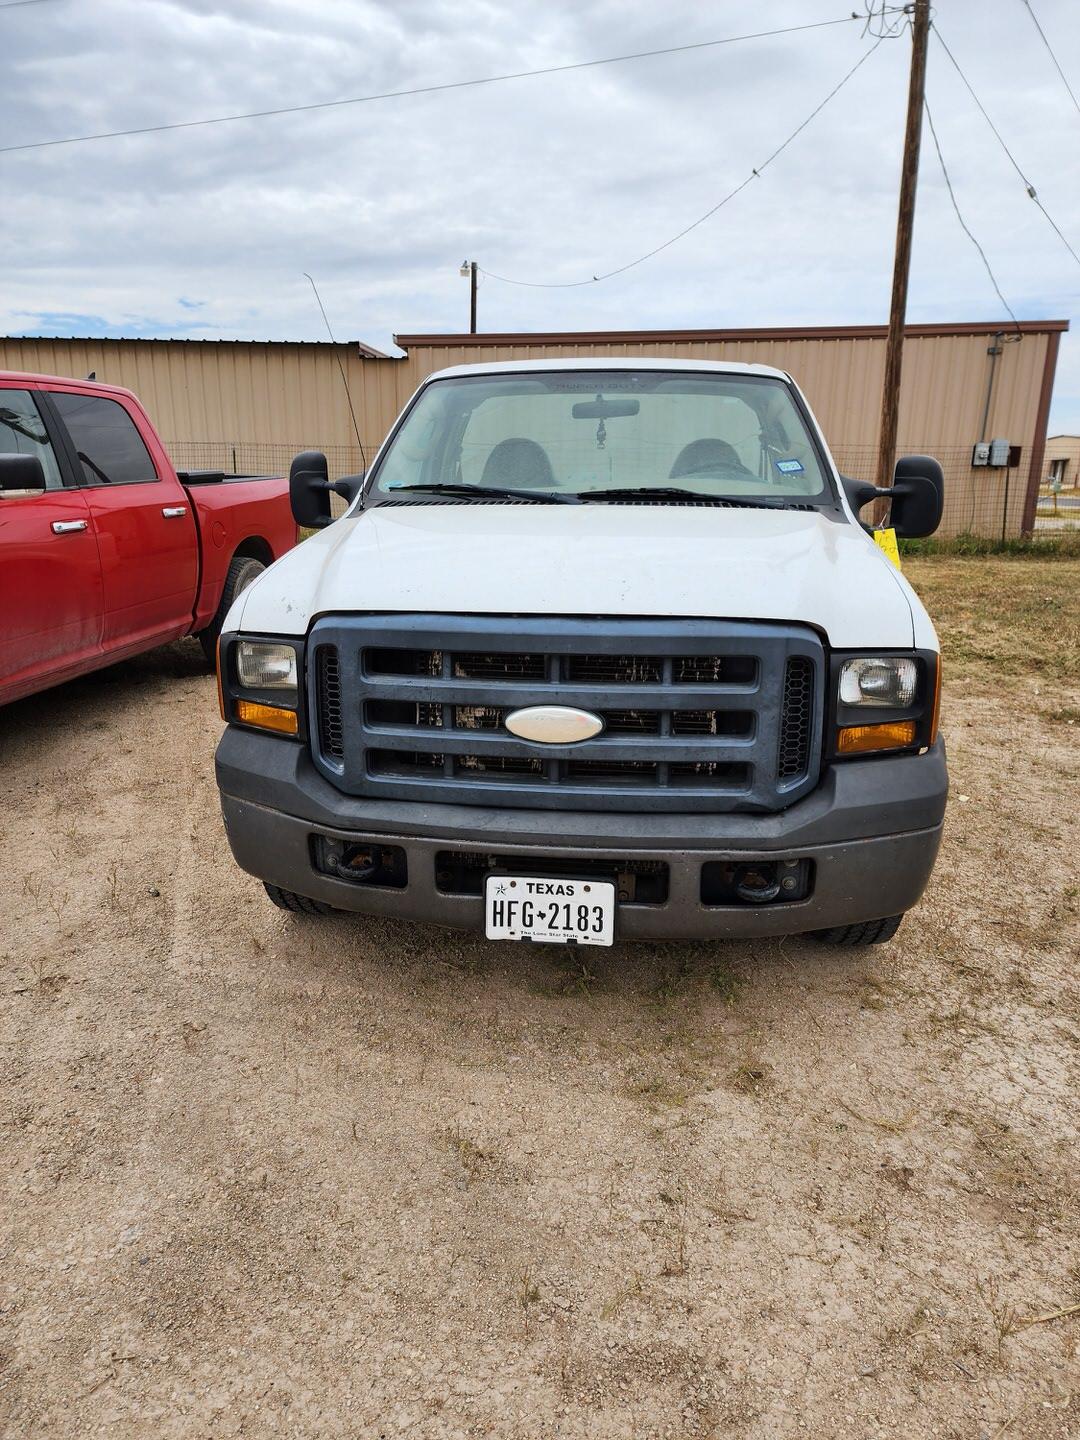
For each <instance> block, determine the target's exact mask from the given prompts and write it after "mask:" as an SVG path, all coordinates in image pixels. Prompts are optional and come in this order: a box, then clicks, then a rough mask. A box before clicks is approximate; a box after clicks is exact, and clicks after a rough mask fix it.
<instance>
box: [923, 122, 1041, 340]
mask: <svg viewBox="0 0 1080 1440" xmlns="http://www.w3.org/2000/svg"><path fill="white" fill-rule="evenodd" d="M923 109H924V110H925V111H926V122H927V124H928V125H929V126H930V136H931V138H932V140H933V142H934V149H935V150H936V151H937V158H938V163H939V164H940V166H941V173H942V175H943V176H944V177H945V188H946V189H947V190H948V192H949V199H950V200H951V201H952V207H953V209H954V210H955V211H956V218H957V220H959V221H960V228H961V229H962V230H963V232H964V234H965V235H966V236H967V237H968V239H969V240H970V241H971V243H972V244H973V245H974V246H975V249H976V250H977V251H978V252H979V259H980V260H981V261H982V263H983V265H984V266H985V268H986V273H987V275H989V276H990V284H991V285H993V287H994V289H995V290H996V292H997V297H998V299H999V300H1000V301H1001V303H1002V305H1003V306H1004V307H1005V309H1006V310H1007V311H1008V314H1009V319H1010V320H1011V321H1012V322H1013V324H1014V325H1015V326H1016V329H1017V331H1018V332H1019V329H1020V322H1019V320H1017V318H1016V316H1015V315H1014V314H1013V312H1012V307H1011V305H1010V304H1009V302H1008V301H1007V300H1006V299H1005V296H1004V295H1003V294H1002V293H1001V286H1000V285H999V284H998V282H997V280H996V278H995V276H994V272H993V270H991V268H990V261H989V260H988V259H987V258H986V251H985V250H984V249H983V248H982V246H981V245H980V244H979V242H978V240H976V239H975V236H974V235H973V234H972V232H971V230H970V229H969V228H968V224H967V221H966V220H965V219H964V217H963V215H961V213H960V205H959V203H958V202H957V199H956V192H955V191H954V190H953V184H952V181H951V180H950V179H949V172H948V169H947V168H946V165H945V156H944V155H943V154H942V153H941V141H940V140H939V139H938V133H937V130H936V129H935V128H934V117H933V115H931V113H930V102H929V101H928V100H927V99H926V97H925V95H924V96H923Z"/></svg>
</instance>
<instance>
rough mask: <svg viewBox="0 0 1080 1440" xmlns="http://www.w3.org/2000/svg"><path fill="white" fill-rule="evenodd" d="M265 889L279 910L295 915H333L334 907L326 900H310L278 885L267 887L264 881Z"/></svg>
mask: <svg viewBox="0 0 1080 1440" xmlns="http://www.w3.org/2000/svg"><path fill="white" fill-rule="evenodd" d="M263 889H264V890H265V891H266V893H267V895H269V896H270V899H271V900H272V901H273V902H274V904H275V905H276V906H277V907H278V909H279V910H289V911H291V912H292V913H293V914H294V915H332V914H333V913H334V907H333V906H332V905H327V903H326V901H325V900H309V899H308V897H307V896H306V895H297V894H296V892H295V891H293V890H282V889H279V887H278V886H277V885H267V883H266V882H265V880H264V881H263Z"/></svg>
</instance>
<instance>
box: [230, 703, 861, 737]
mask: <svg viewBox="0 0 1080 1440" xmlns="http://www.w3.org/2000/svg"><path fill="white" fill-rule="evenodd" d="M235 718H236V719H237V720H239V721H240V723H241V725H257V726H258V727H259V729H260V730H276V731H277V733H278V734H279V735H295V734H296V733H297V732H298V730H299V725H298V723H297V719H296V711H295V710H285V709H283V708H282V707H281V706H280V705H260V704H258V703H257V701H255V700H237V702H236V716H235ZM883 728H884V727H883Z"/></svg>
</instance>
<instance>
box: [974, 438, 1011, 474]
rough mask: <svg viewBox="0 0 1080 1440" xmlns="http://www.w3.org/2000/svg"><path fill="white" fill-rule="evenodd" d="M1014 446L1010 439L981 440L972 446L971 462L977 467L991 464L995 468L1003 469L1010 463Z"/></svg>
mask: <svg viewBox="0 0 1080 1440" xmlns="http://www.w3.org/2000/svg"><path fill="white" fill-rule="evenodd" d="M1012 448H1013V447H1012V446H1011V445H1010V444H1009V442H1008V440H980V441H979V442H978V443H977V444H975V445H973V446H972V447H971V463H972V465H974V466H976V467H978V466H980V465H990V466H992V467H993V468H994V469H995V470H999V469H1002V468H1003V467H1004V466H1006V465H1008V464H1009V452H1010V450H1012Z"/></svg>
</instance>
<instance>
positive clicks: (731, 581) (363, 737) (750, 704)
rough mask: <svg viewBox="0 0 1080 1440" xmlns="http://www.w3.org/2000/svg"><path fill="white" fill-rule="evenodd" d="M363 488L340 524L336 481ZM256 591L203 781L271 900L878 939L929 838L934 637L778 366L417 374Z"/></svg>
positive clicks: (304, 514) (238, 616) (314, 471)
mask: <svg viewBox="0 0 1080 1440" xmlns="http://www.w3.org/2000/svg"><path fill="white" fill-rule="evenodd" d="M335 489H336V490H338V491H340V492H341V493H345V494H347V495H348V497H349V499H350V504H349V506H348V509H347V511H346V513H345V515H344V516H343V517H341V518H340V519H337V520H334V521H333V522H332V523H331V519H330V492H331V490H335ZM291 493H292V499H293V509H294V514H295V516H296V519H297V521H298V522H299V523H300V524H301V525H305V526H309V527H314V528H316V529H318V530H319V532H320V533H318V534H317V535H315V536H313V537H312V538H311V539H309V540H308V541H306V542H305V543H304V544H303V545H301V546H299V547H298V548H297V549H296V550H294V551H293V552H292V553H291V554H288V555H286V556H285V557H284V558H283V559H281V560H279V561H277V563H276V564H274V565H272V566H270V568H269V569H268V570H267V571H266V572H265V573H264V574H262V575H261V576H259V578H258V579H256V580H255V582H254V583H253V584H252V585H250V586H249V587H248V588H247V589H246V590H245V591H244V593H243V594H242V595H241V596H240V597H239V599H238V600H237V601H236V603H235V605H234V606H233V607H232V609H231V610H230V612H229V614H228V616H227V617H226V620H225V624H224V629H223V633H222V636H221V645H220V652H219V679H220V689H221V697H222V714H223V717H224V719H225V720H226V721H227V722H228V724H227V728H226V730H225V733H224V735H223V736H222V739H221V743H220V745H219V748H218V752H217V778H218V785H219V787H220V791H221V802H222V808H223V811H224V816H225V824H226V828H227V830H228V835H229V841H230V844H231V846H232V851H233V854H234V856H235V857H236V860H237V863H238V864H239V865H241V866H242V867H243V868H244V869H245V870H247V871H248V872H250V873H251V874H253V875H255V876H257V877H258V878H259V879H260V880H262V881H263V882H264V883H265V886H266V890H267V892H268V894H269V896H270V898H271V899H272V900H273V901H274V902H275V904H277V905H280V906H282V907H283V908H285V909H287V910H292V911H299V912H303V913H307V914H322V913H325V912H328V911H331V910H343V911H361V912H366V913H370V914H378V915H397V916H402V917H406V918H409V919H413V920H423V921H430V922H433V923H436V924H441V925H449V926H463V927H467V928H476V929H482V930H484V932H485V933H486V934H487V935H488V936H489V937H490V938H492V939H512V940H524V939H529V940H534V941H542V942H551V943H573V944H582V945H587V944H599V945H606V944H611V943H612V942H613V940H616V939H644V940H667V939H679V938H697V939H702V938H711V937H716V938H722V937H750V936H757V935H779V934H792V933H810V934H813V935H814V936H816V937H817V938H818V939H821V940H825V941H828V942H831V943H835V944H844V945H861V944H870V943H874V942H878V941H884V940H888V939H889V938H890V937H891V936H892V935H893V934H894V933H895V932H896V929H897V926H898V925H899V923H900V920H901V917H902V916H903V914H904V912H905V911H906V910H908V909H910V907H911V906H913V905H914V904H915V903H916V901H917V900H918V899H919V897H920V895H921V894H922V892H923V889H924V887H925V885H926V883H927V880H928V878H929V875H930V871H931V869H932V867H933V864H934V859H935V856H936V854H937V849H938V845H939V842H940V839H941V827H942V818H943V815H944V810H945V798H946V790H947V778H946V770H945V752H944V747H943V744H942V741H941V739H940V737H939V736H938V734H937V714H938V696H939V690H940V680H941V676H940V664H939V653H938V642H937V637H936V636H935V633H934V628H933V626H932V624H931V623H930V620H929V618H928V616H927V614H926V611H925V610H924V609H923V607H922V605H921V604H920V602H919V600H918V597H917V596H916V595H915V593H914V591H913V590H912V589H911V586H910V585H909V584H908V583H907V582H906V580H905V579H904V578H903V576H902V575H901V574H900V572H899V570H898V569H897V568H896V567H895V566H894V565H893V564H892V563H891V561H890V560H889V559H888V558H887V557H886V555H885V553H884V551H883V550H882V548H880V547H879V546H878V545H877V544H875V542H874V540H873V538H872V537H871V535H870V534H868V533H867V529H868V527H867V526H865V525H864V524H862V523H861V522H860V519H859V510H860V508H861V507H862V506H864V505H866V504H868V503H869V502H870V501H872V500H874V499H878V498H880V497H881V496H883V495H888V497H889V499H890V503H891V524H892V526H893V527H895V530H896V532H897V533H898V534H900V535H902V536H905V535H906V536H919V535H927V534H930V533H931V532H932V531H933V530H934V529H935V528H936V527H937V525H938V523H939V521H940V518H941V508H942V484H941V468H940V466H938V465H937V463H936V462H935V461H933V460H931V459H929V458H928V457H924V456H914V457H908V458H906V459H904V460H901V461H900V462H899V463H898V465H897V473H896V480H895V482H894V485H893V486H892V488H891V489H890V490H889V491H878V490H875V489H874V487H873V486H870V485H867V484H865V483H859V482H855V481H851V480H846V479H844V478H842V477H841V476H840V475H839V474H838V472H837V470H836V466H835V464H834V463H833V461H832V458H831V457H830V455H829V451H828V448H827V447H826V445H825V442H824V440H823V438H822V436H821V433H820V431H819V429H818V426H817V424H816V422H815V420H814V418H813V416H812V414H811V413H810V409H809V407H808V405H807V403H806V401H805V399H804V398H803V396H802V395H801V394H800V392H799V390H798V387H797V386H796V385H795V383H794V381H793V380H792V379H791V377H790V376H789V375H786V374H784V373H783V372H781V371H779V370H773V369H769V368H767V367H765V366H762V365H734V364H730V365H729V364H716V363H708V362H704V361H702V362H697V361H673V360H663V359H655V360H650V359H634V360H603V361H601V360H567V361H547V360H545V361H537V362H526V363H516V364H507V363H503V364H498V363H496V364H489V365H468V366H461V367H458V368H456V369H451V370H443V371H441V372H440V373H438V374H435V375H432V376H431V377H430V378H429V379H428V380H426V381H425V382H424V383H423V384H422V385H421V387H420V389H419V390H418V391H417V393H416V394H415V395H414V396H413V398H412V400H411V401H410V402H409V404H408V405H407V406H406V408H405V410H404V412H403V413H402V415H401V417H400V419H399V420H398V421H397V423H396V424H395V426H394V428H393V430H392V431H391V433H390V435H389V436H388V437H387V439H386V441H385V443H384V444H383V446H382V448H381V449H380V451H379V453H378V455H377V456H376V458H375V460H374V462H373V464H372V465H371V468H370V470H369V471H368V473H367V474H366V476H359V477H353V478H352V480H349V481H337V482H333V483H331V482H330V481H329V480H328V478H327V467H326V461H325V459H324V457H323V456H321V455H319V454H318V453H316V452H306V453H305V454H303V455H301V456H298V457H297V460H296V461H295V463H294V465H293V469H292V475H291Z"/></svg>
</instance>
